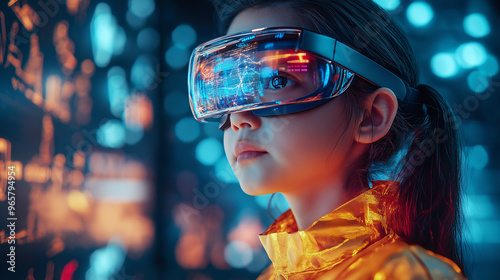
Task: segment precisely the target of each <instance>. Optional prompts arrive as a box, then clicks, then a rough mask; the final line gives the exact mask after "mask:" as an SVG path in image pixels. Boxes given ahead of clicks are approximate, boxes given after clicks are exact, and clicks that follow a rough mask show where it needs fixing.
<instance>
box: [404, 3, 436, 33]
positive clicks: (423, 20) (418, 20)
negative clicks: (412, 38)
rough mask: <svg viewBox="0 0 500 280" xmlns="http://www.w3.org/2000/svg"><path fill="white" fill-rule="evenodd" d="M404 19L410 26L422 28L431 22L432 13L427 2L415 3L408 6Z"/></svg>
mask: <svg viewBox="0 0 500 280" xmlns="http://www.w3.org/2000/svg"><path fill="white" fill-rule="evenodd" d="M406 17H407V18H408V21H409V22H410V23H411V24H413V25H415V26H417V27H422V26H425V25H427V24H428V23H429V22H430V21H431V20H432V18H433V17H434V11H433V10H432V7H431V6H430V5H429V4H428V3H427V2H423V1H415V2H412V3H411V4H410V6H408V9H407V10H406Z"/></svg>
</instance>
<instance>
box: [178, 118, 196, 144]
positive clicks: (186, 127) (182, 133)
mask: <svg viewBox="0 0 500 280" xmlns="http://www.w3.org/2000/svg"><path fill="white" fill-rule="evenodd" d="M200 131H201V128H200V123H199V122H197V121H196V120H195V119H193V118H190V117H187V118H182V119H180V120H179V121H178V122H177V124H176V125H175V136H177V138H178V139H179V140H181V141H182V142H186V143H188V142H193V141H194V140H196V139H197V138H198V137H199V136H200Z"/></svg>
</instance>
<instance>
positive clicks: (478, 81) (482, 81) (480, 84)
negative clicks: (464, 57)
mask: <svg viewBox="0 0 500 280" xmlns="http://www.w3.org/2000/svg"><path fill="white" fill-rule="evenodd" d="M467 85H468V86H469V88H470V89H471V90H472V91H474V92H478V93H480V92H483V91H485V90H486V89H487V88H488V87H489V86H490V79H489V78H488V75H486V73H484V72H481V71H473V72H471V73H470V74H469V75H468V76H467Z"/></svg>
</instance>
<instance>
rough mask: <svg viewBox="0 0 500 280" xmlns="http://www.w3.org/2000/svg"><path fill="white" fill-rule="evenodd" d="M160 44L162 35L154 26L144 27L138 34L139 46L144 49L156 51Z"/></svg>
mask: <svg viewBox="0 0 500 280" xmlns="http://www.w3.org/2000/svg"><path fill="white" fill-rule="evenodd" d="M159 44H160V35H159V34H158V32H157V31H156V30H155V29H153V28H144V29H143V30H141V32H139V34H138V35H137V46H139V48H140V49H141V50H143V51H147V52H150V51H154V50H156V48H158V45H159Z"/></svg>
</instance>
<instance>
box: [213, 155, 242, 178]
mask: <svg viewBox="0 0 500 280" xmlns="http://www.w3.org/2000/svg"><path fill="white" fill-rule="evenodd" d="M214 171H215V176H216V177H217V178H218V179H219V180H221V181H222V182H224V183H238V178H236V175H234V172H233V170H232V169H231V165H229V162H228V161H227V158H226V157H220V159H219V160H217V162H216V163H215V168H214Z"/></svg>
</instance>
